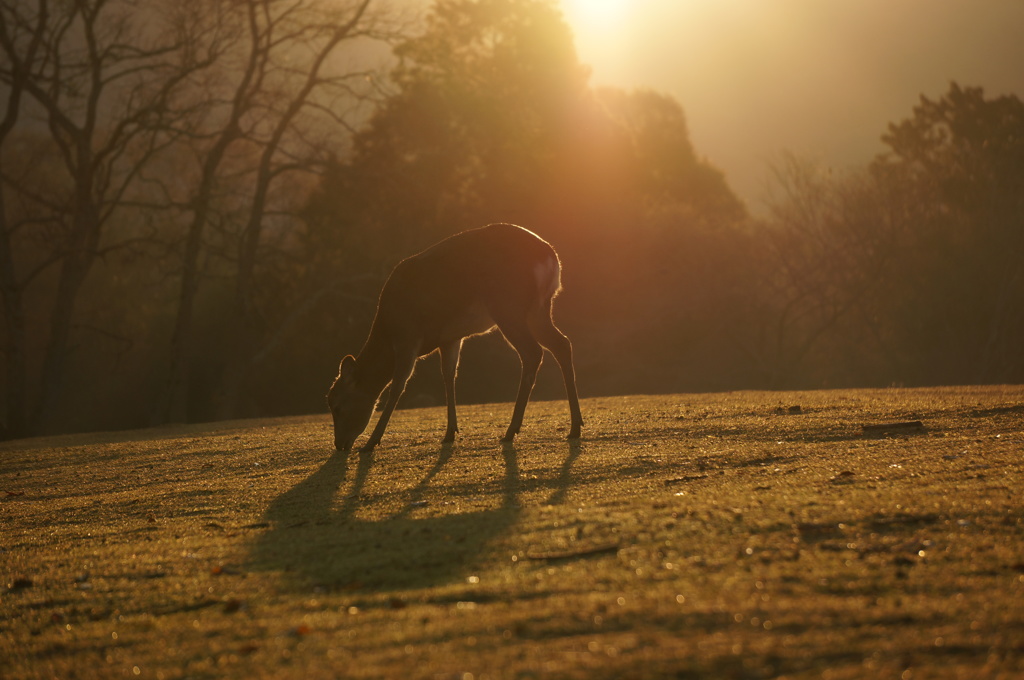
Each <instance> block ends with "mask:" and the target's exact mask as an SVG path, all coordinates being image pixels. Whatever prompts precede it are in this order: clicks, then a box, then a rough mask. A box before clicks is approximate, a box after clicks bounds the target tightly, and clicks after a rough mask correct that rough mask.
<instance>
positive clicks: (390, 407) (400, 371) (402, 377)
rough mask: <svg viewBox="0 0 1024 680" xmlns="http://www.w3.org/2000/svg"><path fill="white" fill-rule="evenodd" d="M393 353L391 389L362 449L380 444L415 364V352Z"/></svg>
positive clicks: (368, 449) (371, 448) (369, 448)
mask: <svg viewBox="0 0 1024 680" xmlns="http://www.w3.org/2000/svg"><path fill="white" fill-rule="evenodd" d="M395 355H396V356H395V371H394V373H393V374H392V378H391V391H390V392H389V393H388V400H387V401H386V402H385V403H384V409H383V410H382V411H381V414H380V419H378V420H377V426H376V427H375V428H373V434H371V435H370V438H369V439H368V440H366V443H365V444H364V445H363V448H362V450H363V451H372V450H373V449H374V448H375V447H376V446H377V444H380V440H381V439H382V438H383V437H384V430H386V429H387V427H388V421H389V420H391V414H392V413H394V411H395V407H396V406H398V400H399V399H401V397H402V393H403V392H405V384H406V383H407V382H409V378H410V376H412V371H413V368H414V367H415V366H416V353H415V352H411V353H401V354H399V353H398V352H397V351H396V353H395Z"/></svg>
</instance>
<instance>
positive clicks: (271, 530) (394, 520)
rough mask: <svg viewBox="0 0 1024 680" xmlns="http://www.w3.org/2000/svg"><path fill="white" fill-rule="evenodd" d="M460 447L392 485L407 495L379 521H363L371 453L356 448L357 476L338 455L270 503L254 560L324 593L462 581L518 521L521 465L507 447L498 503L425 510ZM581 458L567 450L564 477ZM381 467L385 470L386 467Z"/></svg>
mask: <svg viewBox="0 0 1024 680" xmlns="http://www.w3.org/2000/svg"><path fill="white" fill-rule="evenodd" d="M456 450H457V449H453V447H452V446H449V445H445V446H442V447H441V448H440V449H439V451H438V453H437V462H436V463H435V464H434V465H433V467H432V468H431V469H430V471H429V472H427V473H426V474H425V475H424V477H423V478H422V479H421V480H420V481H419V483H418V484H417V485H416V486H415V487H414V488H412V489H410V490H404V491H403V490H401V489H396V490H395V492H396V493H398V494H401V495H402V496H404V497H405V498H406V499H407V500H406V501H405V502H404V504H403V505H402V506H401V509H399V510H397V511H395V512H393V513H392V514H390V515H388V516H386V517H384V518H375V519H366V518H365V517H364V516H363V515H365V514H367V513H366V512H365V511H364V509H363V508H362V506H363V505H364V504H365V503H366V502H367V499H366V498H364V489H365V486H366V481H367V479H368V477H369V475H370V474H371V468H372V467H373V462H374V455H373V453H359V454H358V459H357V460H356V461H355V462H356V466H355V471H354V473H353V472H352V471H351V470H350V467H351V464H350V460H349V455H348V454H346V453H335V454H333V455H332V456H331V457H330V458H329V459H328V460H327V461H326V462H324V464H323V465H322V466H321V467H320V468H319V469H318V470H317V471H316V472H314V473H313V474H312V475H311V476H309V477H308V478H306V479H304V480H302V481H301V482H299V483H298V484H297V485H295V486H294V487H293V488H291V489H289V490H288V491H286V492H285V493H283V494H281V495H280V496H279V497H277V498H276V499H274V501H273V502H272V503H271V504H270V506H269V507H268V509H267V512H266V514H265V520H266V523H267V528H266V529H265V531H264V533H262V534H261V535H260V536H259V538H258V539H256V541H255V542H254V544H253V546H252V549H251V552H250V567H251V568H253V569H258V570H273V571H282V572H285V573H286V574H289V575H291V576H292V577H293V581H294V585H295V586H297V587H300V588H309V587H312V588H324V589H327V590H335V589H343V590H375V591H380V590H401V589H415V588H426V587H432V586H437V585H443V584H446V583H452V582H455V581H457V580H461V578H464V576H465V574H466V573H468V572H469V570H470V569H472V567H473V566H474V564H476V563H477V562H478V561H479V560H480V559H481V558H482V557H485V556H486V555H487V553H488V547H489V545H490V544H491V543H492V542H493V540H494V539H495V538H496V537H498V536H500V535H502V534H504V533H506V532H507V531H509V530H510V528H511V527H512V525H513V524H514V523H515V522H516V520H517V518H518V515H519V510H518V504H517V500H516V496H517V492H518V489H519V468H518V464H517V460H516V451H515V447H514V446H505V447H503V449H502V455H503V458H504V465H505V476H504V479H503V480H502V484H501V487H500V495H501V498H500V501H499V504H498V506H497V507H495V508H491V509H484V510H474V511H470V512H461V513H460V512H458V511H455V510H452V511H451V512H443V509H442V508H434V507H425V503H424V502H423V501H422V500H421V499H422V498H423V497H424V495H425V494H426V492H427V490H428V488H429V486H430V484H431V482H432V480H433V479H434V477H436V476H437V474H438V473H439V472H440V471H441V470H442V469H443V468H444V467H445V465H447V463H448V462H449V461H450V460H451V458H452V456H453V454H454V452H455V451H456ZM352 455H357V454H352ZM577 455H578V450H576V451H574V450H572V449H570V454H569V458H567V461H566V465H565V466H564V469H563V471H562V474H561V475H560V477H559V479H558V481H557V484H559V485H562V486H567V485H568V483H569V471H568V468H569V467H570V466H571V464H572V461H574V460H575V458H576V456H577ZM376 473H377V474H383V473H382V472H381V471H380V469H379V468H378V470H377V471H376ZM350 475H351V477H352V479H351V481H349V476H350ZM556 495H558V492H557V491H556ZM562 495H564V490H563V491H562ZM442 512H443V514H440V513H442ZM378 516H379V513H378Z"/></svg>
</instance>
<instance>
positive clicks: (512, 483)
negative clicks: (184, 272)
mask: <svg viewBox="0 0 1024 680" xmlns="http://www.w3.org/2000/svg"><path fill="white" fill-rule="evenodd" d="M583 406H584V418H585V420H586V427H585V429H584V435H585V436H584V439H583V440H582V442H580V443H579V444H570V443H567V442H566V441H564V440H563V437H564V434H565V432H566V428H567V425H568V412H567V408H566V406H565V404H564V402H541V403H534V404H531V405H530V408H529V409H528V411H527V421H526V426H525V428H524V431H523V434H522V435H521V437H520V440H519V441H518V442H517V443H516V444H515V445H514V446H512V447H502V446H501V445H500V444H499V443H498V442H497V438H498V436H500V434H501V433H502V432H503V431H504V427H505V426H506V425H507V422H506V419H507V418H508V416H509V413H510V410H511V409H510V406H508V405H488V406H466V407H461V409H460V424H461V425H462V428H463V435H462V439H461V440H460V441H459V442H457V443H456V445H454V446H452V447H442V446H441V445H440V444H439V441H440V437H441V434H442V433H443V430H444V414H443V409H423V410H409V411H400V412H398V413H397V414H396V415H395V417H394V418H393V420H392V425H391V428H390V430H389V432H388V434H387V436H386V437H385V439H384V442H383V444H382V446H381V447H380V448H379V449H378V450H377V451H376V453H375V454H374V455H372V456H367V455H361V454H359V453H356V452H353V453H351V454H350V455H347V456H346V455H344V454H339V453H336V452H334V451H333V447H332V446H331V434H330V421H329V418H328V417H327V416H326V415H324V416H310V417H304V418H284V419H274V420H263V421H236V422H230V423H216V424H212V425H202V426H199V425H196V426H181V427H176V428H160V429H153V430H143V431H134V432H124V433H110V434H90V435H79V436H66V437H53V438H47V439H36V440H27V441H21V442H10V443H7V444H4V445H0V527H2V531H0V577H2V582H0V677H3V678H43V677H47V678H49V677H61V678H76V677H80V678H87V677H142V678H219V677H238V678H249V677H282V678H333V677H427V678H433V677H439V678H475V679H477V680H479V679H480V678H532V677H545V678H547V677H579V678H584V677H586V678H595V677H596V678H602V677H608V678H611V677H626V676H634V677H635V676H637V675H643V676H644V677H718V678H767V677H782V676H785V677H789V678H800V677H808V678H809V677H815V678H818V677H826V676H827V677H831V678H853V677H863V676H872V677H900V676H901V675H902V676H903V677H914V678H921V677H951V678H955V677H963V678H968V677H1000V676H1001V677H1009V676H1017V675H1018V674H1024V502H1022V492H1024V388H1022V387H1017V386H1014V387H977V388H944V389H915V390H902V389H901V390H896V389H893V390H881V391H820V392H802V393H792V392H790V393H762V392H756V393H754V392H746V393H728V394H710V395H708V394H705V395H674V396H656V397H640V396H638V397H626V398H605V399H589V400H585V401H584V404H583ZM912 421H920V423H921V426H920V427H917V426H903V427H900V428H896V429H888V430H887V429H884V428H883V429H881V430H872V429H870V428H868V429H867V430H865V429H864V426H865V425H869V426H870V425H879V424H890V423H908V422H912ZM826 671H827V674H826ZM907 671H909V672H910V673H909V674H907Z"/></svg>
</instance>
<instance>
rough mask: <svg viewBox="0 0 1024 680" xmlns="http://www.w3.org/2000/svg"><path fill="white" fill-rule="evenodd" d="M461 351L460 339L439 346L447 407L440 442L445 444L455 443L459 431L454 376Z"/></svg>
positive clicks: (457, 368)
mask: <svg viewBox="0 0 1024 680" xmlns="http://www.w3.org/2000/svg"><path fill="white" fill-rule="evenodd" d="M461 350H462V338H459V339H458V340H455V341H453V342H450V343H448V344H446V345H442V346H441V377H442V378H443V380H444V400H445V403H446V404H447V405H448V428H447V429H446V430H445V432H444V439H443V440H442V441H443V442H445V443H450V442H453V441H455V433H456V432H458V431H459V423H458V419H457V418H456V416H455V374H456V373H457V372H458V370H459V353H460V352H461Z"/></svg>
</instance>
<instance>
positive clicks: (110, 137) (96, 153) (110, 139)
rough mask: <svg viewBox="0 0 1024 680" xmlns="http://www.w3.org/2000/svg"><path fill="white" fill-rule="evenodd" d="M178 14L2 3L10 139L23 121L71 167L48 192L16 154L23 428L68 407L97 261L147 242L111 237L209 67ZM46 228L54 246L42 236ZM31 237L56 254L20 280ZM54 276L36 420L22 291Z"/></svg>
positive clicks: (6, 176)
mask: <svg viewBox="0 0 1024 680" xmlns="http://www.w3.org/2000/svg"><path fill="white" fill-rule="evenodd" d="M167 18H168V17H167V16H166V15H161V12H160V9H159V8H157V7H153V6H150V5H148V4H147V3H144V2H137V1H132V0H75V1H73V2H60V3H50V2H47V0H37V2H35V3H25V2H10V1H6V2H3V3H2V4H0V33H2V35H0V49H2V50H3V57H4V61H3V64H2V66H0V83H2V84H3V85H4V86H6V87H7V88H9V90H10V92H11V96H10V97H9V99H8V102H9V103H8V108H7V113H6V117H5V119H4V127H3V129H4V137H5V139H6V138H7V136H8V135H9V134H10V133H11V132H12V131H13V129H14V124H15V122H20V123H21V124H22V132H23V133H24V134H25V135H29V136H31V135H37V136H41V137H43V138H44V139H45V144H43V145H42V146H43V147H45V148H47V149H51V150H53V152H54V155H55V157H56V159H57V167H58V168H59V170H60V175H59V177H57V178H56V179H51V181H50V182H49V184H48V185H47V188H48V191H46V192H43V191H40V190H39V185H40V179H41V178H40V172H39V171H38V168H35V167H33V164H31V163H26V162H25V161H26V160H27V159H25V158H16V157H13V156H12V154H11V153H10V152H8V153H5V154H4V156H5V157H4V159H3V163H4V166H3V175H2V178H3V188H4V191H5V192H10V194H9V195H13V196H16V197H17V199H18V201H19V203H20V205H21V210H22V212H21V214H22V219H20V220H19V221H18V222H17V223H13V222H11V221H10V220H9V216H10V212H9V211H8V208H9V207H10V206H9V205H5V213H7V215H8V217H5V222H4V234H3V237H2V239H0V240H2V241H3V242H4V245H3V252H2V253H0V257H3V258H4V262H3V264H4V273H3V280H4V297H5V308H6V309H7V310H8V311H7V312H6V314H7V316H8V318H9V328H8V337H9V341H8V345H9V348H10V349H9V352H8V366H9V371H11V373H12V375H13V377H14V380H12V381H11V383H12V384H13V385H18V386H17V387H11V388H9V390H14V391H15V392H16V393H17V395H16V396H11V397H9V403H8V406H9V408H12V409H13V411H12V420H13V421H15V422H16V423H21V422H26V421H30V422H31V427H33V428H35V429H38V428H40V427H44V426H45V425H46V423H47V422H48V421H49V420H50V418H51V416H52V414H53V412H54V410H55V408H56V406H57V405H58V403H59V402H60V399H61V395H62V391H63V387H64V379H65V374H66V370H67V365H68V360H69V354H70V346H71V336H72V330H73V326H74V314H75V309H76V304H77V301H78V297H79V293H80V291H81V289H82V285H83V283H84V281H85V280H86V278H87V277H88V275H89V273H90V270H91V269H92V268H93V265H94V263H95V262H96V261H97V258H99V257H101V256H103V255H104V254H107V253H110V252H113V251H115V250H117V249H119V248H123V247H126V246H128V245H130V244H132V243H133V242H135V241H137V239H138V238H139V235H138V234H128V235H127V236H124V237H120V238H118V239H113V240H111V239H108V238H106V236H107V234H108V232H109V230H108V228H107V227H108V226H109V225H110V224H111V223H112V222H113V221H115V220H116V219H117V218H118V216H120V215H121V214H122V213H123V211H124V209H125V206H126V205H127V204H129V203H130V202H131V201H132V200H133V199H134V193H133V192H135V191H136V189H137V188H138V187H139V184H140V179H141V178H142V176H143V173H144V171H145V169H146V167H147V166H148V165H149V164H150V163H151V162H152V161H153V160H154V159H155V158H156V157H157V156H159V154H160V153H161V152H162V151H163V150H165V149H166V148H167V147H168V146H169V145H170V144H172V143H173V141H174V139H175V135H174V134H171V133H170V131H171V130H172V129H173V127H172V126H170V125H168V124H167V121H166V120H165V117H166V114H167V112H168V111H169V104H170V103H171V102H172V101H174V100H175V98H176V97H177V96H179V93H180V90H181V88H182V87H183V86H184V85H185V84H186V82H187V79H188V76H189V74H190V73H192V72H194V71H195V70H197V69H201V68H204V67H205V65H206V64H204V63H203V60H202V58H201V55H199V54H197V53H196V52H194V51H190V49H189V46H188V45H187V44H186V41H185V37H186V36H184V35H183V34H182V33H181V31H179V30H175V28H176V27H175V26H174V25H173V23H170V22H167V21H165V20H166V19H167ZM158 27H159V28H158ZM5 203H6V202H5ZM43 228H45V232H46V233H45V238H40V235H39V234H38V233H36V234H31V233H30V232H32V231H39V230H40V229H43ZM23 237H24V238H23ZM26 238H27V239H29V240H31V241H32V242H33V244H34V245H35V246H36V247H39V246H40V245H41V244H42V245H43V246H44V247H45V252H44V254H43V255H42V257H41V259H40V260H39V261H37V262H36V263H35V265H34V266H31V267H27V269H29V271H27V272H23V273H21V274H20V277H21V278H19V272H18V266H17V265H18V264H19V262H21V260H22V259H23V258H21V256H20V255H19V253H18V250H19V245H18V244H19V242H20V241H24V240H25V239H26ZM23 268H26V267H23ZM50 268H54V269H55V270H56V274H55V275H56V279H57V282H56V290H55V293H54V295H53V297H52V301H51V303H50V305H49V319H48V322H47V331H48V342H47V346H46V350H45V353H44V356H43V359H42V369H41V375H40V377H39V381H38V398H37V401H36V405H35V408H34V409H32V412H31V413H27V411H28V408H27V406H26V403H27V402H28V390H27V389H26V386H27V383H28V378H27V377H26V374H25V369H24V367H23V357H22V356H21V355H19V352H18V350H17V348H16V345H17V344H18V342H19V340H18V334H19V333H20V332H22V331H20V330H19V328H23V321H19V313H20V312H19V311H18V307H19V304H20V303H19V295H20V293H19V291H21V292H23V291H24V290H25V288H26V286H27V285H29V284H30V283H32V282H33V279H34V278H35V277H38V276H39V275H40V274H41V273H42V272H43V271H45V270H48V269H50ZM26 414H27V415H26ZM19 427H20V428H22V429H24V428H23V426H21V425H19Z"/></svg>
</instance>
